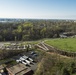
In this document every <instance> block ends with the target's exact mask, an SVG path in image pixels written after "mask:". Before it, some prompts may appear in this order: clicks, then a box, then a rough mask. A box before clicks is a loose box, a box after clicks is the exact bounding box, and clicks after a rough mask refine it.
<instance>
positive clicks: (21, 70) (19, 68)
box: [6, 63, 33, 75]
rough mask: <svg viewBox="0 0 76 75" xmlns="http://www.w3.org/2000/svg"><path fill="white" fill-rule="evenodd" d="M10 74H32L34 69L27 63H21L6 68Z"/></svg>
mask: <svg viewBox="0 0 76 75" xmlns="http://www.w3.org/2000/svg"><path fill="white" fill-rule="evenodd" d="M6 69H7V71H8V73H9V75H32V73H33V71H32V70H31V69H30V68H27V67H26V66H25V65H23V64H21V63H19V64H16V65H14V66H12V67H7V68H6Z"/></svg>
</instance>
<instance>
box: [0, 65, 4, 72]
mask: <svg viewBox="0 0 76 75" xmlns="http://www.w3.org/2000/svg"><path fill="white" fill-rule="evenodd" d="M3 69H4V67H3V65H0V73H1V72H2V71H3Z"/></svg>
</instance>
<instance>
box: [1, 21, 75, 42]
mask: <svg viewBox="0 0 76 75" xmlns="http://www.w3.org/2000/svg"><path fill="white" fill-rule="evenodd" d="M64 32H71V33H72V34H76V22H74V21H71V20H70V21H69V20H68V21H67V20H26V21H20V22H0V41H27V40H29V41H30V40H38V39H43V38H58V37H60V36H59V35H60V34H61V33H64Z"/></svg>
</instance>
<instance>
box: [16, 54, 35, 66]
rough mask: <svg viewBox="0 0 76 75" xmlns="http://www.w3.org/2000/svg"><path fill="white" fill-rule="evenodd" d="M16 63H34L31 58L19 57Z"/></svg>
mask: <svg viewBox="0 0 76 75" xmlns="http://www.w3.org/2000/svg"><path fill="white" fill-rule="evenodd" d="M16 62H17V63H22V64H24V65H26V66H27V65H30V64H31V63H33V62H34V60H33V59H32V58H29V57H28V56H25V55H23V56H21V57H20V58H19V59H17V60H16Z"/></svg>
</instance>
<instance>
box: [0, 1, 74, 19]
mask: <svg viewBox="0 0 76 75" xmlns="http://www.w3.org/2000/svg"><path fill="white" fill-rule="evenodd" d="M0 18H30V19H76V0H0Z"/></svg>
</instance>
